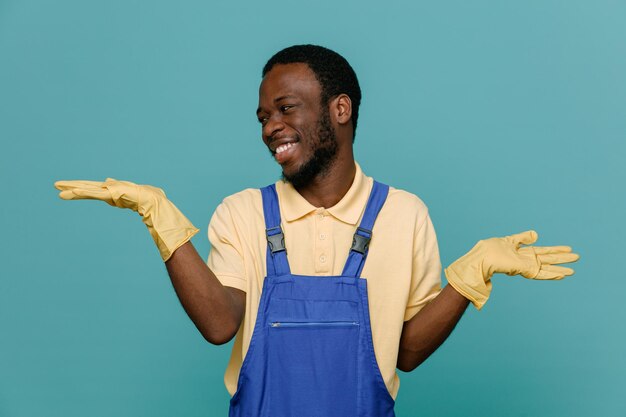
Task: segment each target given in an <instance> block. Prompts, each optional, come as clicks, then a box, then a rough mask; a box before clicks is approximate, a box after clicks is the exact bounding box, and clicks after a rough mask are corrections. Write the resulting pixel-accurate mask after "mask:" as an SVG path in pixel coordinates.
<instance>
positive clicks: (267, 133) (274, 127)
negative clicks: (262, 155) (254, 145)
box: [262, 116, 285, 144]
mask: <svg viewBox="0 0 626 417" xmlns="http://www.w3.org/2000/svg"><path fill="white" fill-rule="evenodd" d="M284 128H285V124H284V123H283V121H282V120H281V118H280V117H277V116H271V117H270V118H269V119H267V122H266V123H265V125H264V126H263V131H262V135H263V140H264V141H265V143H267V144H269V143H270V142H271V141H272V137H273V136H274V135H276V134H277V133H278V132H280V131H281V130H283V129H284Z"/></svg>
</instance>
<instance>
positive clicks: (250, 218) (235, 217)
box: [211, 188, 263, 226]
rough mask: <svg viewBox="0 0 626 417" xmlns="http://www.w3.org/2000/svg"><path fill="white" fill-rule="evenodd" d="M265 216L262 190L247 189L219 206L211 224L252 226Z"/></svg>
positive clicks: (227, 198)
mask: <svg viewBox="0 0 626 417" xmlns="http://www.w3.org/2000/svg"><path fill="white" fill-rule="evenodd" d="M262 216H263V203H262V199H261V190H259V189H258V188H247V189H245V190H242V191H239V192H238V193H235V194H232V195H229V196H228V197H226V198H224V199H223V200H222V202H221V203H220V204H219V205H218V206H217V208H216V209H215V212H214V213H213V217H212V219H211V223H212V224H213V223H218V222H219V223H224V224H235V225H240V226H243V225H246V224H248V225H250V224H253V223H254V222H257V221H258V219H259V218H262Z"/></svg>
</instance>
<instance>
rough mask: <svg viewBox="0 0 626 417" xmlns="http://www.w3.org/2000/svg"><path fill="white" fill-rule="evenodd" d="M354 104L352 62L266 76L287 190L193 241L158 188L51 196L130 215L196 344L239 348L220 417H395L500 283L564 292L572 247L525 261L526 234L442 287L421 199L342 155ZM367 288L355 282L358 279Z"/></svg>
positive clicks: (472, 262)
mask: <svg viewBox="0 0 626 417" xmlns="http://www.w3.org/2000/svg"><path fill="white" fill-rule="evenodd" d="M360 100H361V92H360V87H359V84H358V81H357V78H356V75H355V73H354V71H353V70H352V68H351V67H350V65H349V64H348V62H347V61H346V60H345V59H344V58H343V57H341V56H340V55H338V54H337V53H335V52H333V51H330V50H328V49H326V48H322V47H319V46H313V45H299V46H293V47H290V48H286V49H284V50H282V51H280V52H278V53H277V54H276V55H275V56H274V57H272V58H271V59H270V60H269V61H268V63H267V64H266V66H265V67H264V69H263V80H262V82H261V86H260V89H259V107H258V109H257V117H258V119H259V122H260V123H261V130H262V138H263V141H264V143H265V144H266V146H267V147H268V149H269V150H270V152H271V154H272V155H273V157H274V158H275V160H276V162H277V163H278V164H279V165H280V166H281V168H282V175H283V180H282V181H278V182H277V183H276V184H274V185H272V186H268V187H265V188H264V189H262V190H252V189H250V190H244V191H242V192H240V193H237V194H235V195H233V196H230V197H228V198H226V199H225V200H224V201H223V203H222V204H221V205H220V206H219V207H218V208H217V209H216V212H215V214H214V216H213V218H212V220H211V223H210V225H209V239H210V241H211V244H212V250H211V253H210V255H209V258H208V262H207V263H205V262H203V260H202V259H201V258H200V256H199V255H198V254H197V252H196V251H195V249H194V247H193V245H192V244H191V242H189V239H190V238H191V237H192V236H193V235H194V234H195V233H196V232H197V231H198V230H197V229H196V228H195V227H194V226H193V225H192V224H191V223H190V222H189V221H188V220H187V219H186V218H185V217H184V216H183V215H182V214H181V213H180V212H179V211H178V210H177V209H176V207H175V206H174V205H173V204H172V203H171V202H169V200H167V198H166V197H165V194H164V193H163V192H162V191H161V190H160V189H158V188H154V187H150V186H138V185H135V184H133V183H128V182H124V181H115V180H112V179H108V180H107V181H105V182H102V183H100V182H92V181H60V182H58V183H56V186H57V188H59V189H60V190H61V194H60V196H61V197H62V198H65V199H82V198H92V199H101V200H104V201H106V202H108V203H109V204H111V205H115V206H118V207H124V208H131V209H133V210H136V211H138V212H139V213H140V214H141V215H142V217H143V221H144V223H145V224H146V225H147V226H148V228H149V231H150V233H151V234H152V236H153V238H154V240H155V242H156V244H157V246H158V248H159V250H160V252H161V255H162V258H163V260H164V261H165V264H166V267H167V270H168V273H169V275H170V277H171V280H172V283H173V285H174V288H175V290H176V293H177V295H178V297H179V299H180V301H181V303H182V305H183V307H184V308H185V310H186V312H187V313H188V315H189V317H190V318H191V319H192V320H193V322H194V324H195V325H196V327H197V328H198V330H199V331H200V332H201V333H202V335H203V336H204V337H205V338H206V340H207V341H209V342H210V343H213V344H222V343H226V342H228V341H229V340H231V339H232V338H233V337H234V336H235V334H236V335H237V337H236V340H235V344H234V346H233V352H232V356H231V360H230V362H229V365H228V368H227V371H226V375H225V382H226V386H227V388H228V390H229V392H230V394H231V395H232V396H233V398H232V400H231V411H230V415H231V416H243V415H246V416H252V415H255V416H272V417H276V416H291V415H293V416H296V415H297V416H335V415H336V416H393V415H394V412H393V405H394V399H395V397H396V395H397V392H398V387H399V380H398V376H397V374H396V368H397V369H400V370H402V371H407V372H408V371H411V370H413V369H415V368H416V367H417V366H418V365H419V364H420V363H422V362H423V361H424V360H425V359H426V358H427V357H428V356H429V355H430V354H431V353H432V352H434V351H435V350H436V349H437V347H438V346H439V345H440V344H441V343H442V342H443V341H444V340H445V339H446V338H447V337H448V335H449V334H450V332H451V331H452V329H453V328H454V326H455V325H456V323H457V322H458V320H459V319H460V317H461V315H462V314H463V312H464V311H465V309H466V307H467V305H468V304H469V302H470V301H471V302H473V303H474V304H475V306H476V307H478V308H481V307H482V305H483V304H484V303H485V302H486V300H487V298H488V296H489V292H490V289H491V282H490V278H491V276H492V275H493V274H494V273H496V272H502V273H507V274H509V275H516V274H521V275H523V276H525V277H527V278H535V279H561V278H563V277H564V276H566V275H571V274H573V270H571V269H569V268H564V267H560V266H554V264H560V263H566V262H573V261H575V260H577V259H578V256H577V255H575V254H572V253H571V249H570V248H569V247H561V246H559V247H545V248H541V247H521V245H522V244H531V243H534V242H535V241H536V239H537V235H536V233H535V232H533V231H529V232H525V233H520V234H518V235H513V236H509V237H505V238H492V239H487V240H484V241H480V242H479V243H478V244H477V245H476V246H475V247H474V248H473V249H472V250H471V251H470V252H469V253H468V254H466V255H465V256H464V257H462V258H460V259H459V260H457V261H456V262H454V263H453V264H452V265H450V267H449V268H447V269H446V275H447V278H448V282H449V285H447V286H445V287H444V288H443V289H441V287H440V273H441V265H440V261H439V253H438V248H437V241H436V237H435V233H434V229H433V227H432V223H431V221H430V218H429V216H428V211H427V209H426V206H425V205H424V204H423V203H422V202H421V200H419V199H418V198H417V197H416V196H414V195H412V194H409V193H407V192H404V191H401V190H396V189H393V188H390V187H387V186H385V185H381V184H379V183H377V182H375V181H373V180H372V179H371V178H369V177H367V176H365V175H364V174H363V172H362V171H361V169H360V167H359V166H358V164H357V163H356V162H355V160H354V156H353V142H354V137H355V131H356V127H357V121H358V108H359V104H360ZM361 276H362V277H363V278H362V277H361Z"/></svg>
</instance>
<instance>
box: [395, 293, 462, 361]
mask: <svg viewBox="0 0 626 417" xmlns="http://www.w3.org/2000/svg"><path fill="white" fill-rule="evenodd" d="M468 305H469V300H468V299H467V298H465V297H463V296H462V295H461V294H459V293H458V292H457V291H456V290H455V289H454V288H453V287H451V286H450V285H446V287H445V288H444V289H443V290H442V291H441V292H440V293H439V295H437V297H435V298H434V299H433V300H432V301H431V302H429V303H428V304H427V305H426V306H425V307H424V308H422V309H421V310H420V311H419V312H418V313H417V314H416V315H415V316H413V317H412V318H411V319H410V320H408V321H406V322H404V326H403V327H402V336H401V337H400V350H399V352H398V363H397V367H398V369H399V370H401V371H404V372H410V371H412V370H413V369H415V368H417V367H418V366H419V365H420V364H421V363H422V362H424V361H425V360H426V358H428V357H429V356H430V355H431V354H432V353H433V352H434V351H435V350H437V348H438V347H439V346H440V345H441V344H442V343H443V342H444V341H445V340H446V339H447V338H448V336H449V335H450V333H452V330H453V329H454V327H455V326H456V324H457V323H458V321H459V320H460V319H461V316H462V315H463V313H464V312H465V309H466V308H467V306H468Z"/></svg>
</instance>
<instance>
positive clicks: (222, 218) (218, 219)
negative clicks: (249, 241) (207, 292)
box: [207, 202, 247, 292]
mask: <svg viewBox="0 0 626 417" xmlns="http://www.w3.org/2000/svg"><path fill="white" fill-rule="evenodd" d="M208 234H209V242H210V243H211V250H210V252H209V257H208V260H207V265H208V267H209V269H210V270H211V271H212V272H213V273H214V274H215V276H216V277H217V278H218V279H219V280H220V282H221V283H222V285H225V286H228V287H233V288H237V289H239V290H241V291H244V292H246V287H247V286H246V274H245V267H244V259H243V251H242V245H241V240H240V238H239V235H238V233H237V228H236V225H235V222H234V221H233V216H232V214H231V212H230V210H229V208H228V205H227V204H226V203H224V202H222V203H221V204H220V205H219V206H218V207H217V209H216V210H215V213H213V216H212V217H211V221H210V222H209V230H208Z"/></svg>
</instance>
